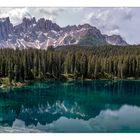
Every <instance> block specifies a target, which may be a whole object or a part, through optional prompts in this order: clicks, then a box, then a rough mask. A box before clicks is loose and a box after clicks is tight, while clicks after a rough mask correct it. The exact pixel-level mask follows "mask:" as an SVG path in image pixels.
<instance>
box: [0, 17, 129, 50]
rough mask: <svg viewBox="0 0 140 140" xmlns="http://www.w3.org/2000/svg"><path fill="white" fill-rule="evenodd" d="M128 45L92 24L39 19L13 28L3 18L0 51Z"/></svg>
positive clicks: (23, 21) (0, 19)
mask: <svg viewBox="0 0 140 140" xmlns="http://www.w3.org/2000/svg"><path fill="white" fill-rule="evenodd" d="M72 44H80V45H94V46H101V45H105V44H113V45H127V43H126V41H125V40H123V38H122V37H121V36H119V35H112V36H108V35H103V34H102V33H101V32H100V30H99V29H97V28H96V27H94V26H91V25H90V24H87V23H86V24H83V25H78V26H76V25H68V26H66V27H60V26H59V25H57V24H56V23H53V22H52V21H51V20H48V19H45V18H40V19H38V20H36V18H35V17H33V18H26V17H25V18H23V20H22V22H21V23H20V24H18V25H15V26H13V25H12V23H11V22H10V19H9V17H6V18H0V48H4V47H12V48H16V47H19V48H28V47H34V48H41V49H46V48H47V47H48V46H50V45H52V46H55V47H57V46H60V45H72Z"/></svg>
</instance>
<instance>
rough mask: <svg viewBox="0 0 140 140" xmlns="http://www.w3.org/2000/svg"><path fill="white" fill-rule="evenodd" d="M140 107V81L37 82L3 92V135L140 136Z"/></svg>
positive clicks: (0, 126) (0, 96) (0, 113)
mask: <svg viewBox="0 0 140 140" xmlns="http://www.w3.org/2000/svg"><path fill="white" fill-rule="evenodd" d="M139 106H140V81H109V80H96V81H71V82H66V81H46V82H33V83H30V84H29V85H27V86H24V87H22V88H11V89H8V88H7V89H0V132H140V119H139V116H140V108H139ZM126 118H127V119H126Z"/></svg>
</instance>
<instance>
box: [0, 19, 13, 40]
mask: <svg viewBox="0 0 140 140" xmlns="http://www.w3.org/2000/svg"><path fill="white" fill-rule="evenodd" d="M12 32H13V25H12V24H11V23H10V20H9V18H8V17H7V18H1V19H0V41H6V40H7V39H8V36H9V35H10V34H12Z"/></svg>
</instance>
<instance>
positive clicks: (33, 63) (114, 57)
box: [0, 45, 140, 82]
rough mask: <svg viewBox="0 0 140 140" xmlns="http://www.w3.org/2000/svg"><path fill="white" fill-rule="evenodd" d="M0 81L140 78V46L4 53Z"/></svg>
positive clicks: (69, 47)
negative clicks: (2, 79) (6, 78)
mask: <svg viewBox="0 0 140 140" xmlns="http://www.w3.org/2000/svg"><path fill="white" fill-rule="evenodd" d="M0 77H8V78H9V80H10V82H12V80H15V81H23V82H24V81H25V80H34V79H44V80H45V79H48V78H49V79H50V78H53V79H65V78H66V77H70V78H72V79H86V78H88V79H114V78H119V79H125V78H135V79H139V78H140V46H138V45H137V46H102V47H93V46H78V45H75V46H58V47H57V48H53V47H52V46H50V47H48V49H47V50H38V49H31V48H30V49H21V50H20V49H16V50H14V49H10V48H6V49H0Z"/></svg>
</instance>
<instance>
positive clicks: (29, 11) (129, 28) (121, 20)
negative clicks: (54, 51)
mask: <svg viewBox="0 0 140 140" xmlns="http://www.w3.org/2000/svg"><path fill="white" fill-rule="evenodd" d="M139 13H140V8H124V7H121V8H84V7H79V8H47V7H46V8H30V7H23V8H0V17H7V16H9V17H10V20H11V22H12V23H13V24H19V23H21V21H22V19H23V17H36V19H39V18H42V17H44V18H46V19H50V20H52V21H53V22H56V23H57V24H59V25H60V26H67V25H68V24H69V25H74V24H76V25H78V24H83V23H90V24H91V25H93V26H96V27H97V28H98V29H100V30H101V32H102V33H104V34H109V35H111V34H120V35H121V36H122V37H123V38H124V39H126V41H127V42H128V43H131V44H133V43H140V38H139V36H140V28H139V25H140V14H139Z"/></svg>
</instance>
